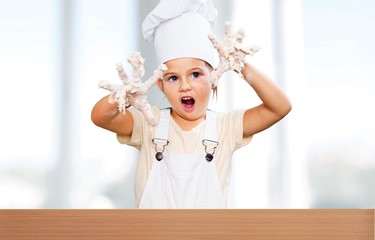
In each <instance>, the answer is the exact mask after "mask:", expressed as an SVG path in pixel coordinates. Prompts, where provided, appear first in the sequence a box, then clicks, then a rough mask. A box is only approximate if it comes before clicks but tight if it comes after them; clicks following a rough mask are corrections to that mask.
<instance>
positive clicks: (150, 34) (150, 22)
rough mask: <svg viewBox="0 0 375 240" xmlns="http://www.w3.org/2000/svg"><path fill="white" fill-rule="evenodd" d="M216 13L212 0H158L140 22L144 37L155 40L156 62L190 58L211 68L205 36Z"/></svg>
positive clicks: (212, 61) (210, 50)
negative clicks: (198, 60) (199, 60)
mask: <svg viewBox="0 0 375 240" xmlns="http://www.w3.org/2000/svg"><path fill="white" fill-rule="evenodd" d="M216 16H217V10H216V9H215V7H214V6H213V4H212V3H211V0H160V2H159V4H158V5H157V6H156V7H155V8H154V10H152V11H151V12H150V13H149V14H148V15H147V17H146V18H145V20H144V22H143V24H142V31H143V36H144V38H145V39H146V40H148V41H153V42H154V45H155V51H156V57H157V61H158V64H161V63H165V62H167V61H169V60H172V59H176V58H184V57H191V58H199V59H202V60H204V61H206V62H207V63H209V64H210V65H211V66H212V67H214V66H215V55H214V48H213V46H212V43H211V42H210V40H209V39H208V35H209V34H210V33H211V25H212V24H213V23H214V22H215V21H216Z"/></svg>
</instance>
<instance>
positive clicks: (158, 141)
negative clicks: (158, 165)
mask: <svg viewBox="0 0 375 240" xmlns="http://www.w3.org/2000/svg"><path fill="white" fill-rule="evenodd" d="M170 112H171V109H170V108H166V109H162V110H160V120H159V126H158V129H157V130H156V133H155V137H154V138H153V139H152V143H153V144H154V145H155V151H156V154H155V158H156V160H158V161H161V160H162V159H163V157H164V156H163V152H164V150H165V146H167V145H168V143H169V141H168V131H169V117H170Z"/></svg>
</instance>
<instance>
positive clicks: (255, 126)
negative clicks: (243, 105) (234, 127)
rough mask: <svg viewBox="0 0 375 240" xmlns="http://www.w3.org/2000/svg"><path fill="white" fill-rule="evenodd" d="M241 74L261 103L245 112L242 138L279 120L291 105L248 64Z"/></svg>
mask: <svg viewBox="0 0 375 240" xmlns="http://www.w3.org/2000/svg"><path fill="white" fill-rule="evenodd" d="M241 73H242V75H243V76H244V78H245V80H246V81H247V83H249V85H250V86H251V87H252V88H253V89H254V90H255V92H256V93H257V95H258V96H259V98H260V99H261V101H262V102H263V103H262V104H260V105H259V106H257V107H254V108H250V109H248V110H246V112H245V114H244V118H243V136H244V137H248V136H251V135H254V134H255V133H258V132H261V131H263V130H265V129H267V128H269V127H270V126H272V125H273V124H275V123H276V122H278V121H279V120H281V119H282V118H283V117H285V115H287V114H288V113H289V111H290V110H291V109H292V105H291V103H290V101H289V100H288V98H287V97H286V95H285V94H284V93H283V92H282V91H281V89H280V88H278V87H277V86H276V85H275V84H274V83H273V82H272V81H271V80H270V79H268V78H267V77H266V76H265V75H263V74H262V73H261V72H260V71H258V70H257V69H255V68H254V67H253V66H251V65H250V64H248V63H245V66H244V68H243V69H242V71H241Z"/></svg>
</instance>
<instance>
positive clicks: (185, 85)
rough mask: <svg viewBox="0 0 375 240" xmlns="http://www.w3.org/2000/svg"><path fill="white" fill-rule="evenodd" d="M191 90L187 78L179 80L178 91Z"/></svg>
mask: <svg viewBox="0 0 375 240" xmlns="http://www.w3.org/2000/svg"><path fill="white" fill-rule="evenodd" d="M189 90H191V86H190V83H189V81H188V80H187V79H183V80H182V81H181V85H180V89H179V91H180V92H186V91H189Z"/></svg>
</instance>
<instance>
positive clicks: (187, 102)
mask: <svg viewBox="0 0 375 240" xmlns="http://www.w3.org/2000/svg"><path fill="white" fill-rule="evenodd" d="M181 103H182V105H183V106H184V108H185V109H186V110H190V109H192V108H193V107H194V104H195V100H194V98H192V97H182V98H181Z"/></svg>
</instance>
